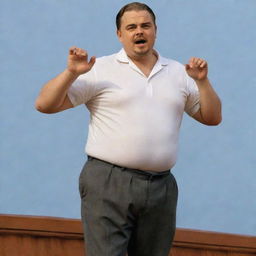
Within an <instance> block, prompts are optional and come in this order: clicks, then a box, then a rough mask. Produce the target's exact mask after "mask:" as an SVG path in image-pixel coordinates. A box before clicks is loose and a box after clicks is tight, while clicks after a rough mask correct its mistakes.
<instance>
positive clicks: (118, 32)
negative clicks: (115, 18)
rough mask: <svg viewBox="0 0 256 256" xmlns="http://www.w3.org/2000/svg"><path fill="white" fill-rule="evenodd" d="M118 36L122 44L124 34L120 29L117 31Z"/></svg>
mask: <svg viewBox="0 0 256 256" xmlns="http://www.w3.org/2000/svg"><path fill="white" fill-rule="evenodd" d="M116 35H117V37H118V39H119V41H120V42H122V39H121V38H122V34H121V31H120V29H117V31H116Z"/></svg>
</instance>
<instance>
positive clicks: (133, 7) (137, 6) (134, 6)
mask: <svg viewBox="0 0 256 256" xmlns="http://www.w3.org/2000/svg"><path fill="white" fill-rule="evenodd" d="M128 11H148V12H149V14H150V15H151V17H152V19H153V22H154V24H156V16H155V14H154V12H153V11H152V9H151V8H150V7H149V6H147V5H146V4H143V3H139V2H133V3H130V4H127V5H125V6H124V7H122V8H121V9H120V11H119V12H118V14H117V15H116V28H117V30H119V29H120V26H121V18H122V17H123V15H124V13H125V12H128Z"/></svg>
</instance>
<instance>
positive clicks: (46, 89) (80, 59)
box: [35, 47, 95, 114]
mask: <svg viewBox="0 0 256 256" xmlns="http://www.w3.org/2000/svg"><path fill="white" fill-rule="evenodd" d="M94 63H95V57H92V58H91V59H90V61H89V62H88V55H87V52H86V51H84V50H83V49H80V48H76V47H72V48H70V49H69V56H68V65H67V68H66V69H65V70H64V71H63V72H62V73H60V74H59V75H58V76H57V77H55V78H53V79H52V80H50V81H49V82H48V83H46V84H45V85H44V86H43V88H42V89H41V92H40V94H39V96H38V97H37V99H36V102H35V108H36V109H37V110H38V111H40V112H43V113H47V114H51V113H56V112H60V111H63V110H65V109H69V108H72V107H73V104H72V103H71V101H70V100H69V98H68V96H67V92H68V89H69V87H70V86H71V84H72V83H73V82H74V81H75V80H76V79H77V78H78V76H79V75H81V74H84V73H86V72H88V71H89V70H90V69H91V68H92V67H93V65H94Z"/></svg>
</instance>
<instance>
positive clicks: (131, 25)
mask: <svg viewBox="0 0 256 256" xmlns="http://www.w3.org/2000/svg"><path fill="white" fill-rule="evenodd" d="M141 25H142V26H145V25H152V22H151V21H148V22H143V23H141ZM136 26H137V24H135V23H131V24H128V25H126V26H125V27H126V28H129V27H136Z"/></svg>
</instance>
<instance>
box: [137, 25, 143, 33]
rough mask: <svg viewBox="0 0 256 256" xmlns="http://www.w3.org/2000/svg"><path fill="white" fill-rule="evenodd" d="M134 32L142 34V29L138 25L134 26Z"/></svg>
mask: <svg viewBox="0 0 256 256" xmlns="http://www.w3.org/2000/svg"><path fill="white" fill-rule="evenodd" d="M136 34H137V35H138V34H143V29H142V28H141V27H139V26H138V27H137V28H136Z"/></svg>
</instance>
